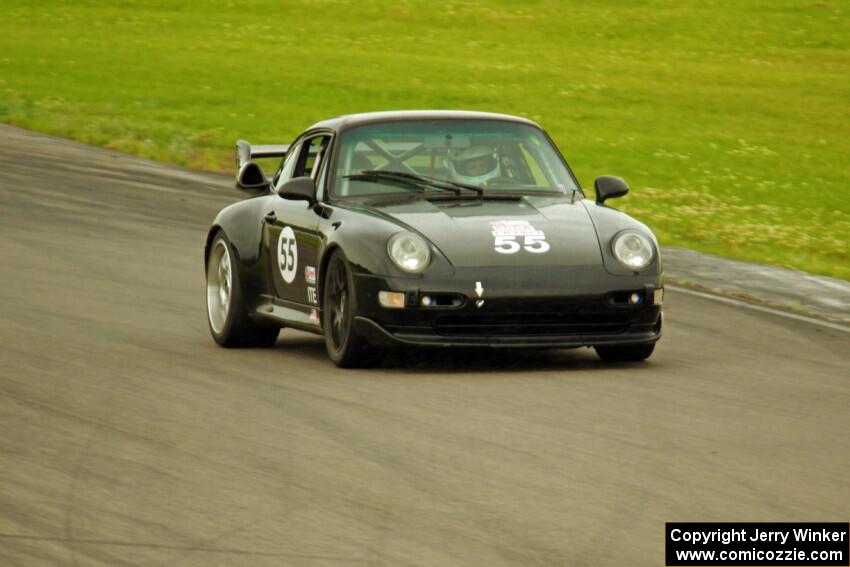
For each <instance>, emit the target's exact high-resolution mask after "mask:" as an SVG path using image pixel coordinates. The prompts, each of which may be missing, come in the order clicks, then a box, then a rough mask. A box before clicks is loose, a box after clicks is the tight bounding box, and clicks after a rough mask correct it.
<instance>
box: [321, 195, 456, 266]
mask: <svg viewBox="0 0 850 567" xmlns="http://www.w3.org/2000/svg"><path fill="white" fill-rule="evenodd" d="M403 230H409V231H411V232H416V231H415V230H413V229H412V228H411V227H409V226H406V225H405V224H404V223H401V222H394V221H390V220H388V219H386V218H384V217H381V216H379V215H373V214H369V213H368V212H365V211H360V210H348V209H344V208H335V209H334V210H333V213H332V214H331V215H330V216H329V217H328V218H327V219H323V220H322V230H321V232H322V233H323V234H324V235H325V239H324V247H323V251H322V254H321V256H322V261H321V263H320V266H322V268H323V267H324V266H325V265H326V263H327V260H328V258H329V256H330V253H331V252H333V250H334V249H336V248H341V249H342V251H343V253H344V254H345V257H346V259H347V260H348V262H349V264H350V265H351V268H352V270H353V271H354V273H356V274H368V275H378V276H388V277H393V278H409V279H410V280H412V281H415V280H417V279H422V278H424V277H426V276H428V277H430V276H436V277H444V276H450V275H452V274H453V273H454V267H453V266H452V265H451V263H450V262H449V261H448V259H447V258H446V256H445V255H444V254H443V253H442V251H440V249H439V248H437V247H436V246H435V245H434V244H433V243H432V242H431V241H430V240H429V239H428V238H427V237H426V236H425V235H421V236H423V237H424V238H425V241H426V242H428V243H429V245H430V247H431V263H430V264H429V265H428V267H427V268H426V269H425V271H424V272H422V273H421V274H409V273H407V272H404V271H402V270H400V269H399V268H398V267H397V266H396V265H395V264H394V263H393V262H392V260H390V257H389V254H388V253H387V242H388V241H389V239H390V237H391V236H392V235H393V234H395V233H397V232H400V231H403Z"/></svg>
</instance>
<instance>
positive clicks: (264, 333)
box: [207, 232, 280, 348]
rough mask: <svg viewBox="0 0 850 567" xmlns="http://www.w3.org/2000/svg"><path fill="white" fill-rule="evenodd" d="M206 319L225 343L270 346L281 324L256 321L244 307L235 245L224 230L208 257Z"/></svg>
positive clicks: (217, 336)
mask: <svg viewBox="0 0 850 567" xmlns="http://www.w3.org/2000/svg"><path fill="white" fill-rule="evenodd" d="M207 323H208V324H209V328H210V334H211V335H212V337H213V339H214V340H215V342H217V343H218V344H219V345H221V346H223V347H228V348H240V347H270V346H272V345H273V344H275V342H276V341H277V336H278V334H279V333H280V327H277V326H271V325H258V324H256V323H254V322H253V321H252V320H251V318H250V317H248V312H247V309H246V307H245V297H244V294H243V292H242V285H241V282H240V280H239V269H238V267H237V265H236V255H235V254H234V253H233V245H232V244H230V241H229V240H228V239H227V236H225V235H224V233H223V232H219V233H218V234H217V235H216V236H215V238H214V239H213V242H212V245H211V246H210V252H209V256H208V257H207Z"/></svg>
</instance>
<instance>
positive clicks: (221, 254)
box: [207, 240, 233, 333]
mask: <svg viewBox="0 0 850 567" xmlns="http://www.w3.org/2000/svg"><path fill="white" fill-rule="evenodd" d="M232 293H233V273H232V270H231V267H230V252H229V251H228V250H227V245H226V244H225V243H224V240H217V241H216V243H215V245H214V246H213V249H212V252H211V253H210V260H209V263H208V264H207V316H208V317H209V319H210V327H212V329H213V331H215V332H216V333H221V332H222V330H223V329H224V324H225V322H226V321H227V312H228V311H229V310H230V303H231V299H232V297H233V296H232Z"/></svg>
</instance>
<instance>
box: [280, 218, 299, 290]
mask: <svg viewBox="0 0 850 567" xmlns="http://www.w3.org/2000/svg"><path fill="white" fill-rule="evenodd" d="M277 266H278V268H280V276H281V277H282V278H283V281H285V282H286V283H288V284H290V283H292V281H293V280H294V279H295V271H296V270H297V269H298V244H297V243H296V242H295V233H294V232H292V227H289V226H285V227H283V230H281V231H280V238H278V239H277Z"/></svg>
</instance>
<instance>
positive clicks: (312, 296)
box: [307, 286, 319, 305]
mask: <svg viewBox="0 0 850 567" xmlns="http://www.w3.org/2000/svg"><path fill="white" fill-rule="evenodd" d="M307 302H308V303H312V304H313V305H315V304H317V303H318V302H319V301H318V299H317V297H316V288H315V287H313V286H308V287H307Z"/></svg>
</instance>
